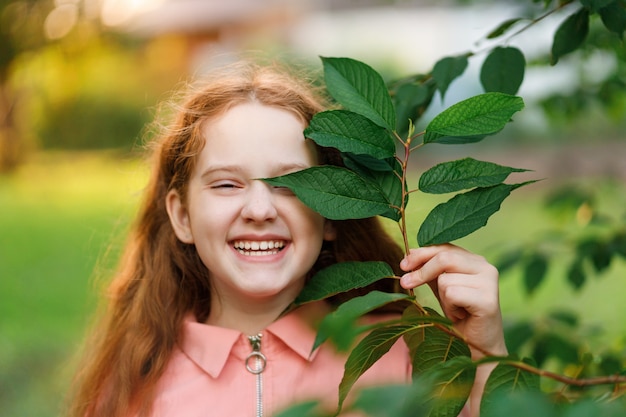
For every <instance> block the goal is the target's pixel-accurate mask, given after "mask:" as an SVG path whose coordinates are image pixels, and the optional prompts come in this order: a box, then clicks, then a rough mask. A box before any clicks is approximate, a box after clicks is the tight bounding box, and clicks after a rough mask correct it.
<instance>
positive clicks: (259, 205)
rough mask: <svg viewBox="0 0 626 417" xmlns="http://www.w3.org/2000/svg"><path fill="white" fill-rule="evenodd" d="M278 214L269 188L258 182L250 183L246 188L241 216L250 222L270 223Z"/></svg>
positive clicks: (265, 184)
mask: <svg viewBox="0 0 626 417" xmlns="http://www.w3.org/2000/svg"><path fill="white" fill-rule="evenodd" d="M277 215H278V212H277V211H276V206H275V205H274V196H273V194H272V190H271V188H270V186H269V185H268V184H267V183H265V182H263V181H260V180H255V181H252V182H251V183H250V185H249V187H248V192H247V195H246V201H245V203H244V206H243V208H242V209H241V216H242V217H243V218H244V219H245V220H247V221H251V222H265V221H272V220H274V219H275V218H276V216H277Z"/></svg>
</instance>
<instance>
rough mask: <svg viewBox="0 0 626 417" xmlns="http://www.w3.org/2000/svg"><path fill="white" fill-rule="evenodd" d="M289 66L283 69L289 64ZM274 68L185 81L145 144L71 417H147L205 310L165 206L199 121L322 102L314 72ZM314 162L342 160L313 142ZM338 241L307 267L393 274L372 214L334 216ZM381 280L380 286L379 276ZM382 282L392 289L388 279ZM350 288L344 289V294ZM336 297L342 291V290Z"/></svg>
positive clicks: (393, 253)
mask: <svg viewBox="0 0 626 417" xmlns="http://www.w3.org/2000/svg"><path fill="white" fill-rule="evenodd" d="M290 71H291V70H290ZM290 71H286V70H285V69H284V68H283V67H282V66H280V65H258V64H253V63H240V64H237V65H232V66H229V67H227V68H225V69H224V70H223V71H219V72H215V73H214V74H213V75H212V76H211V77H210V78H208V79H206V80H205V81H204V82H203V83H202V84H198V85H195V86H192V88H191V89H190V90H189V91H190V92H189V93H188V95H187V96H186V97H185V98H184V99H183V100H182V103H181V104H179V105H178V107H177V109H176V113H175V116H174V118H173V121H172V123H171V124H170V125H169V127H168V128H166V129H164V132H163V133H162V134H160V135H158V136H157V137H156V139H155V140H154V141H153V148H152V150H153V152H152V157H153V158H154V159H153V161H152V162H153V165H152V166H153V170H152V174H151V176H150V179H149V183H148V185H147V188H146V190H145V195H144V200H143V202H142V204H141V206H140V209H139V213H138V216H137V218H136V220H135V223H134V225H133V227H132V229H131V231H130V233H129V237H128V240H127V243H126V247H125V250H124V252H123V255H122V258H121V260H120V265H119V268H118V271H117V273H116V275H115V276H114V279H113V281H112V282H111V284H110V286H109V289H108V304H107V308H106V311H105V312H104V314H103V316H102V317H101V319H100V321H99V322H98V323H97V325H96V326H95V327H94V330H93V332H92V334H91V338H90V339H88V340H87V342H86V345H85V346H86V347H85V351H86V352H85V357H84V359H83V362H82V364H81V365H80V368H79V369H80V371H79V372H78V374H77V378H76V383H75V386H76V389H75V392H74V393H73V396H72V399H71V401H70V415H71V416H73V417H100V416H106V417H116V416H127V415H130V414H131V413H139V415H144V414H147V412H148V411H149V410H150V404H151V402H152V400H153V395H154V394H153V393H154V387H155V385H156V382H157V381H158V379H159V377H160V376H161V375H162V373H163V371H164V369H165V366H166V364H167V361H168V358H169V357H170V354H171V352H172V349H173V348H174V346H175V344H176V343H177V339H178V337H179V330H180V328H181V324H182V321H183V317H184V316H185V315H186V314H188V313H190V312H192V313H194V314H195V316H196V317H197V319H198V320H199V321H204V320H206V318H207V317H208V315H209V311H210V308H211V305H210V301H209V300H210V298H211V297H210V291H211V287H210V284H209V278H208V277H209V274H208V270H207V268H206V267H205V266H204V264H203V263H202V261H201V260H200V258H199V256H198V254H197V252H196V250H195V247H194V246H193V245H188V244H184V243H182V242H180V241H179V240H178V239H177V238H176V236H175V234H174V231H173V229H172V226H171V225H170V221H169V218H168V215H167V212H166V208H165V200H166V195H167V193H168V192H169V191H170V190H172V189H175V190H177V191H178V192H179V193H180V195H181V198H182V199H185V198H186V192H187V184H188V180H189V178H190V175H191V173H192V172H193V170H194V167H195V164H196V156H197V155H198V154H199V153H200V152H201V150H202V148H203V146H204V138H203V135H202V127H203V123H205V122H206V121H210V120H211V119H212V118H214V117H216V116H219V115H221V114H223V113H224V112H225V111H226V110H228V109H229V108H231V107H233V106H235V105H237V104H239V103H244V102H249V101H256V102H259V103H262V104H264V105H269V106H275V107H278V108H281V109H285V110H288V111H290V112H292V113H294V114H295V115H297V116H298V117H299V118H301V119H302V121H303V122H304V123H305V124H308V122H309V121H310V119H311V117H313V115H314V114H315V113H317V112H319V111H321V110H323V109H325V108H327V106H328V101H327V100H326V98H325V95H324V94H323V92H322V90H321V89H320V88H318V87H316V86H315V84H314V82H313V78H307V77H305V76H303V74H301V73H297V74H293V73H291V72H290ZM318 152H319V156H320V163H322V164H333V165H341V158H340V157H339V155H338V153H337V151H336V150H333V149H330V148H318ZM334 225H335V228H336V232H337V239H336V240H335V241H333V242H325V244H324V246H323V248H322V251H321V253H320V256H319V258H318V261H317V262H316V264H315V266H314V267H313V270H312V271H311V272H310V274H313V273H315V272H316V271H317V270H319V269H320V268H323V267H325V266H328V265H330V264H333V263H336V262H343V261H351V260H382V261H386V262H388V263H389V264H390V265H391V266H392V267H393V268H394V269H395V270H396V272H397V273H399V271H398V270H397V265H398V263H399V261H400V259H401V258H402V256H403V252H402V250H401V249H400V247H399V246H398V245H397V243H396V242H395V241H394V239H393V238H392V237H390V236H389V235H388V234H387V233H386V232H385V231H384V228H383V227H382V226H381V224H380V223H379V221H378V220H377V219H376V218H369V219H362V220H347V221H338V222H334ZM384 281H387V282H388V283H384ZM384 281H383V284H379V285H382V286H387V288H381V289H384V290H387V291H399V288H398V287H397V286H396V285H389V284H393V283H394V282H395V280H384ZM353 295H354V294H347V297H351V296H353ZM343 298H344V299H345V298H346V296H344V297H343Z"/></svg>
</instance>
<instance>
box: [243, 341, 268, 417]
mask: <svg viewBox="0 0 626 417" xmlns="http://www.w3.org/2000/svg"><path fill="white" fill-rule="evenodd" d="M261 337H262V334H261V333H259V334H257V335H255V336H248V340H249V341H250V345H251V346H252V352H250V354H249V355H248V356H246V362H245V363H246V369H247V370H248V372H250V373H251V374H253V375H256V416H257V417H263V371H264V370H265V365H267V358H266V357H265V355H264V354H262V353H261Z"/></svg>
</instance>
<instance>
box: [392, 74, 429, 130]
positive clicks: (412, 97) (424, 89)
mask: <svg viewBox="0 0 626 417" xmlns="http://www.w3.org/2000/svg"><path fill="white" fill-rule="evenodd" d="M435 91H436V89H435V88H434V85H424V84H421V83H413V82H411V83H405V84H402V85H400V86H399V87H397V90H396V91H395V94H394V95H393V101H394V103H395V107H396V113H397V118H398V121H397V124H396V130H397V131H398V133H399V134H406V132H407V131H408V127H409V120H411V121H412V122H413V124H415V122H416V121H417V119H418V118H419V117H420V116H421V115H422V114H423V112H424V110H425V109H426V107H428V105H429V104H430V102H431V101H432V99H433V95H434V93H435Z"/></svg>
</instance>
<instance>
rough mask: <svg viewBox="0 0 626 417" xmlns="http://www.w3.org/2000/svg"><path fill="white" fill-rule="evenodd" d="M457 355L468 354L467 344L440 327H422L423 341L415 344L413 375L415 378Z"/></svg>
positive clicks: (467, 355)
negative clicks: (417, 344)
mask: <svg viewBox="0 0 626 417" xmlns="http://www.w3.org/2000/svg"><path fill="white" fill-rule="evenodd" d="M459 356H466V357H469V356H470V350H469V347H468V346H467V344H465V343H464V342H463V341H462V340H461V339H459V338H457V337H454V336H451V335H449V334H447V333H445V332H444V331H443V330H441V329H438V328H436V327H427V328H425V329H424V341H423V342H422V343H420V344H419V346H417V349H416V351H415V355H414V356H413V376H414V378H415V377H417V376H419V375H421V374H423V373H425V372H427V371H428V370H430V369H431V368H434V367H436V366H437V365H439V364H441V363H443V362H447V361H449V360H451V359H453V358H457V357H459Z"/></svg>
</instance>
